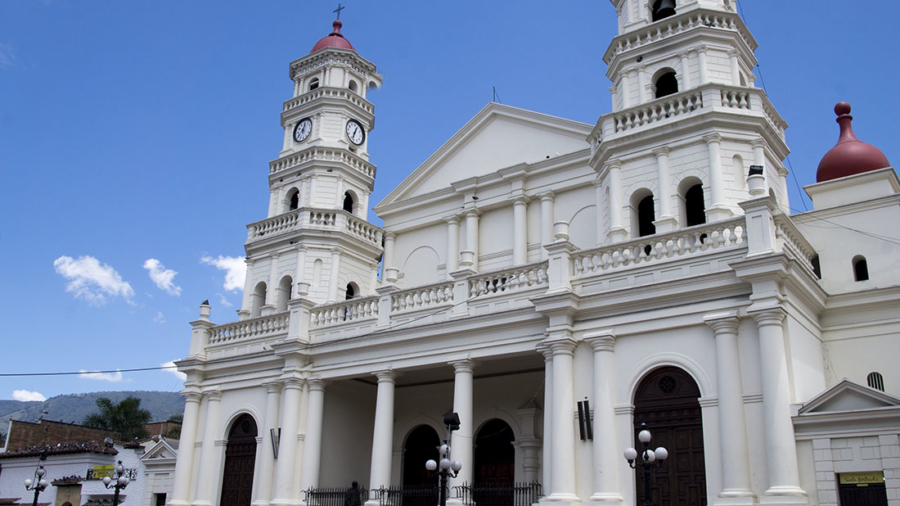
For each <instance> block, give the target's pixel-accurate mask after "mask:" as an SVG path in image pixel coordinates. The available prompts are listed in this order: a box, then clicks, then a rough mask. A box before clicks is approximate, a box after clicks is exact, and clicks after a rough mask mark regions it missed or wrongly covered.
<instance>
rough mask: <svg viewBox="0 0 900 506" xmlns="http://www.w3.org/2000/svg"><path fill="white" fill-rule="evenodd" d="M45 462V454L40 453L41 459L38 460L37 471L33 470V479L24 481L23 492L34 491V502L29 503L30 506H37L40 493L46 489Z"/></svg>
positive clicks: (44, 452)
mask: <svg viewBox="0 0 900 506" xmlns="http://www.w3.org/2000/svg"><path fill="white" fill-rule="evenodd" d="M45 460H47V452H46V451H42V452H41V457H40V459H39V460H38V466H37V469H35V470H34V479H31V478H29V479H26V480H25V490H27V491H29V492H31V491H32V490H33V491H34V501H33V502H32V503H31V505H32V506H37V502H38V496H39V495H41V492H43V491H44V489H45V488H47V485H49V483H47V480H46V479H45V478H44V475H45V474H47V470H46V469H44V461H45Z"/></svg>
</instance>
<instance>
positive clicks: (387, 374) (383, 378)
mask: <svg viewBox="0 0 900 506" xmlns="http://www.w3.org/2000/svg"><path fill="white" fill-rule="evenodd" d="M372 376H375V377H376V378H378V383H391V384H393V383H394V382H395V380H396V379H397V376H399V374H397V373H396V372H394V370H393V369H391V368H388V369H383V370H381V371H375V372H373V373H372Z"/></svg>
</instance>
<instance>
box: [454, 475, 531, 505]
mask: <svg viewBox="0 0 900 506" xmlns="http://www.w3.org/2000/svg"><path fill="white" fill-rule="evenodd" d="M543 495H544V494H543V489H542V487H541V484H540V483H538V482H536V481H532V482H531V483H515V484H512V485H465V484H464V485H461V486H458V487H453V496H454V497H455V498H457V499H461V500H462V502H463V504H471V503H472V502H474V503H475V504H477V505H478V506H531V505H532V504H535V503H537V502H538V499H540V497H541V496H543Z"/></svg>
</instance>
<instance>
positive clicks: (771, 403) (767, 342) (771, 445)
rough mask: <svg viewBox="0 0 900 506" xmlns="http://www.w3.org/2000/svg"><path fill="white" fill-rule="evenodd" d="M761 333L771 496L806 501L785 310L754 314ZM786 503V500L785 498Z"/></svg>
mask: <svg viewBox="0 0 900 506" xmlns="http://www.w3.org/2000/svg"><path fill="white" fill-rule="evenodd" d="M751 316H753V319H754V320H756V326H757V328H758V330H759V361H760V373H761V374H760V377H761V380H762V393H763V429H764V431H765V441H766V463H767V468H768V485H769V487H768V489H766V495H767V496H795V500H799V499H801V498H805V496H806V492H804V491H803V489H802V488H800V472H799V469H798V466H797V443H796V441H795V440H794V425H793V422H791V392H790V383H789V381H788V368H787V357H786V355H785V351H784V329H783V328H782V322H783V321H784V317H785V313H784V310H783V309H781V308H772V309H764V310H761V311H753V312H751ZM781 499H782V500H784V499H786V498H784V497H781Z"/></svg>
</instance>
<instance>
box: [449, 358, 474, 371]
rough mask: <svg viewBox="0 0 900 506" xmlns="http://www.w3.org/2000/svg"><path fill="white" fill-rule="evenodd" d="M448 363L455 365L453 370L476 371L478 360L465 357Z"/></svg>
mask: <svg viewBox="0 0 900 506" xmlns="http://www.w3.org/2000/svg"><path fill="white" fill-rule="evenodd" d="M447 363H448V364H450V365H452V366H453V372H455V373H461V372H469V373H471V372H475V366H476V365H477V364H476V362H475V361H474V360H472V359H469V358H465V359H462V360H454V361H452V362H447Z"/></svg>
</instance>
